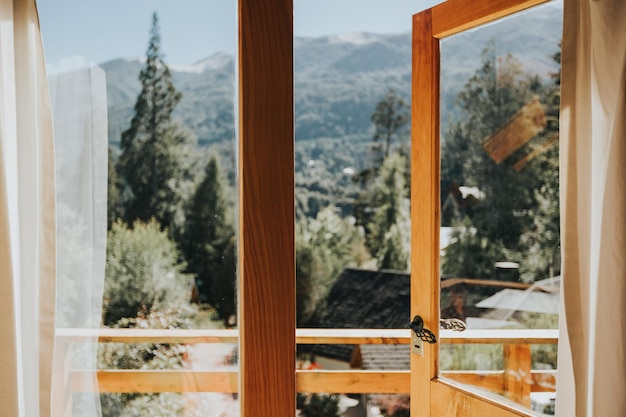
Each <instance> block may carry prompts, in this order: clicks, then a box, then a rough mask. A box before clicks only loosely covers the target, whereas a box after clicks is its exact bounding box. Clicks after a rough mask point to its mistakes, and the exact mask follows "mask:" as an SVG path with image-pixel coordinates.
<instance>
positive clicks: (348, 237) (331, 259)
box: [296, 207, 370, 326]
mask: <svg viewBox="0 0 626 417" xmlns="http://www.w3.org/2000/svg"><path fill="white" fill-rule="evenodd" d="M296 227H297V229H298V230H297V232H296V309H297V323H298V325H299V326H306V325H308V324H309V321H310V320H312V319H313V320H314V317H313V316H312V315H313V313H314V312H315V311H316V310H317V311H318V312H319V311H320V309H322V308H323V307H324V306H323V305H321V304H320V303H321V302H323V300H324V299H325V298H326V296H327V295H328V291H330V288H331V287H332V285H333V284H334V282H335V280H336V279H337V277H338V276H339V275H340V274H341V272H342V271H343V269H344V268H346V267H350V266H351V267H358V266H363V265H364V264H365V263H366V262H367V261H369V260H370V255H369V253H368V252H367V249H366V248H365V243H364V240H363V239H364V236H363V230H362V228H360V227H356V226H355V224H354V218H344V219H342V218H341V217H339V215H337V214H336V213H335V211H334V208H333V207H326V208H324V209H322V210H320V211H319V212H318V213H317V217H316V218H315V219H308V218H305V219H302V220H301V221H300V222H298V224H297V225H296Z"/></svg>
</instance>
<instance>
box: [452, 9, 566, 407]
mask: <svg viewBox="0 0 626 417" xmlns="http://www.w3.org/2000/svg"><path fill="white" fill-rule="evenodd" d="M561 25H562V3H561V2H553V3H548V4H546V5H544V6H540V7H536V8H533V9H530V10H528V11H526V12H522V13H519V14H516V15H514V16H511V17H509V18H506V19H503V20H502V21H498V22H496V23H493V24H490V25H486V26H484V27H481V28H478V29H476V30H473V31H468V32H465V33H462V34H459V35H455V36H453V37H450V38H447V39H444V40H443V41H442V42H441V204H442V206H441V213H442V214H441V248H440V250H441V317H442V318H443V319H457V320H462V321H463V322H464V323H465V324H466V326H467V330H466V333H465V334H464V333H454V334H452V333H448V334H445V335H444V338H443V341H442V345H441V350H440V360H441V362H440V366H441V367H440V369H441V372H442V376H443V377H446V378H450V379H453V380H456V381H458V382H461V383H465V384H471V385H475V386H476V387H477V389H479V390H482V391H489V392H493V393H497V394H500V395H503V396H505V397H506V398H508V399H510V400H513V401H515V402H517V403H519V404H522V405H524V406H526V407H532V408H533V409H534V410H536V411H539V412H542V413H545V414H551V413H553V411H554V399H555V396H556V393H555V389H556V386H555V375H556V352H557V345H556V340H555V338H554V336H555V333H554V332H552V333H551V332H544V333H542V334H541V335H542V337H544V336H545V337H546V339H545V340H541V342H542V343H540V344H533V345H529V344H526V343H524V342H523V339H524V338H527V337H529V335H530V334H531V333H529V330H530V329H533V330H534V329H557V327H558V310H559V287H560V279H561V278H560V248H559V184H558V181H559V177H558V152H559V147H558V127H559V123H558V117H559V97H560V93H559V86H560V42H561ZM478 330H485V331H487V332H486V333H481V337H480V339H481V340H480V343H478V340H476V339H473V336H472V335H476V333H475V332H476V331H478ZM444 333H445V332H444ZM504 335H507V337H509V336H510V337H511V341H510V342H509V343H505V344H502V343H501V342H500V343H490V342H489V339H490V338H498V337H502V336H504ZM447 336H449V338H447ZM464 337H465V338H466V339H465V340H464V342H465V343H458V342H459V340H457V341H456V342H455V340H454V339H455V338H457V339H458V338H464Z"/></svg>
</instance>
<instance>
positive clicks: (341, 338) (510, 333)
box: [56, 329, 558, 416]
mask: <svg viewBox="0 0 626 417" xmlns="http://www.w3.org/2000/svg"><path fill="white" fill-rule="evenodd" d="M440 339H441V340H440V343H442V344H501V345H503V355H504V357H503V363H504V369H502V370H499V371H474V370H473V371H444V372H442V376H443V377H446V378H450V379H453V380H455V381H457V382H460V383H465V384H471V385H476V386H479V387H482V388H484V389H488V390H490V391H494V392H497V393H501V394H504V395H505V396H507V397H509V398H510V399H512V400H514V401H516V402H518V403H521V404H527V405H530V393H531V392H554V391H556V371H552V370H551V371H542V370H532V369H531V355H530V347H531V345H534V344H556V343H557V342H558V331H557V330H466V331H464V332H462V333H457V332H452V331H446V330H442V331H441V332H440ZM95 340H97V341H98V342H99V343H126V344H135V343H169V344H189V345H192V344H201V343H237V340H238V331H237V330H140V329H98V330H86V329H59V330H57V366H58V367H61V369H64V372H58V373H57V376H58V378H59V380H57V381H56V383H58V384H62V385H61V386H63V387H65V394H64V395H65V397H64V398H57V399H56V400H57V406H60V405H61V404H63V408H64V409H65V410H68V409H69V408H70V407H71V406H69V405H68V403H71V399H70V398H69V395H70V394H69V393H72V392H85V391H91V390H93V385H94V384H92V383H90V382H91V381H93V378H94V371H93V370H89V369H87V370H85V369H74V368H72V367H71V365H70V363H71V358H70V356H71V347H72V346H73V345H75V344H79V343H87V342H93V341H95ZM296 341H297V343H298V344H358V345H361V344H387V345H389V344H392V345H398V344H409V343H410V330H408V329H397V330H381V329H368V330H343V329H298V330H297V331H296ZM296 372H297V376H296V379H297V390H298V392H308V393H321V392H335V393H381V394H382V393H393V394H397V393H409V392H410V371H408V370H406V371H382V370H381V371H369V370H345V371H343V370H342V371H333V370H298V371H296ZM96 377H97V382H98V390H99V392H102V393H158V392H181V393H186V392H222V393H235V392H237V390H238V373H237V372H235V371H205V370H189V369H184V370H97V372H96ZM63 415H67V416H69V415H71V413H70V412H69V411H68V412H67V413H65V414H63Z"/></svg>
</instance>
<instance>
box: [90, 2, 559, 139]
mask: <svg viewBox="0 0 626 417" xmlns="http://www.w3.org/2000/svg"><path fill="white" fill-rule="evenodd" d="M560 14H561V11H560V10H558V9H556V8H544V9H543V11H542V12H541V13H534V15H535V16H534V17H533V18H532V19H531V18H527V17H525V16H524V15H521V16H520V17H519V18H516V19H507V20H505V21H504V22H502V23H499V24H493V25H489V26H486V27H484V28H483V29H481V30H479V31H472V32H469V34H467V33H464V34H461V35H457V36H454V37H452V38H449V39H445V40H444V41H443V42H442V47H441V53H442V62H443V63H442V66H441V76H442V106H443V109H442V116H444V117H445V115H446V114H447V113H446V112H448V111H450V109H452V107H453V106H454V100H455V98H456V96H457V94H458V92H459V91H460V90H461V89H462V88H463V86H464V84H465V82H466V81H467V79H468V78H469V77H470V76H471V75H472V73H473V72H474V71H475V69H476V68H477V67H478V65H479V64H480V60H481V51H482V50H483V49H484V48H485V45H487V43H488V42H493V44H494V45H495V48H496V55H498V54H499V51H505V50H506V51H507V53H510V54H512V55H514V56H515V57H516V58H518V59H519V60H520V61H522V62H523V65H524V67H525V69H526V70H527V71H529V72H531V73H534V74H537V75H539V76H541V77H542V78H543V79H544V80H547V78H548V75H549V74H550V73H551V72H554V71H555V69H556V65H555V63H554V62H553V61H552V58H551V57H550V56H549V54H546V56H540V57H538V58H537V57H535V56H534V55H533V51H535V50H537V48H538V47H540V46H542V47H544V48H545V45H549V46H551V47H552V46H553V48H552V49H553V50H554V52H556V51H557V50H558V45H559V43H560V36H561V26H560ZM503 26H504V28H505V30H503V29H502V28H503ZM540 28H541V29H540ZM294 54H295V106H296V108H295V118H296V131H295V135H296V140H297V141H298V142H303V141H310V140H313V139H317V140H320V139H322V138H324V139H325V140H328V139H333V138H335V139H342V140H345V139H346V138H351V139H350V140H352V141H357V142H369V141H371V133H372V126H371V122H370V115H371V113H372V112H373V110H374V108H375V106H376V103H377V102H378V101H379V100H380V99H381V98H382V97H383V95H384V94H385V92H386V91H387V90H388V89H389V88H393V89H394V90H396V91H397V93H398V94H399V95H400V96H402V97H403V98H404V99H405V100H406V101H407V102H410V95H411V92H410V82H411V34H410V33H402V34H396V35H380V34H374V33H351V34H341V35H333V36H326V37H319V38H295V39H294ZM142 65H143V64H142V63H141V62H140V61H139V60H125V59H116V60H113V61H109V62H106V63H103V64H102V65H101V67H102V68H103V69H104V70H105V72H106V75H107V92H108V106H109V141H110V143H112V144H119V140H120V135H121V132H122V131H123V130H124V129H126V128H127V127H128V125H129V122H130V118H131V117H132V109H133V106H134V103H135V99H136V97H137V95H138V94H139V90H140V84H139V81H138V75H139V71H140V70H141V68H142ZM170 69H171V71H172V76H173V80H174V83H175V85H176V87H177V88H178V89H179V90H180V91H181V92H182V94H183V99H182V101H181V103H180V104H179V106H178V107H177V109H176V111H175V113H174V115H175V117H177V118H178V119H179V120H180V121H181V122H182V123H183V124H184V125H185V126H187V127H188V128H190V129H191V130H192V131H193V132H194V133H195V134H196V136H197V137H198V142H199V144H200V145H211V144H218V143H223V142H224V141H229V140H232V138H233V137H234V120H235V118H234V95H235V93H234V91H235V90H234V85H235V58H234V57H233V56H231V55H228V54H224V53H218V54H215V55H212V56H210V57H208V58H206V59H203V60H201V61H199V62H197V63H195V64H193V65H191V66H188V67H177V66H171V67H170ZM444 120H446V119H444Z"/></svg>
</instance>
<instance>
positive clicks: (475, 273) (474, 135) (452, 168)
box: [441, 44, 558, 281]
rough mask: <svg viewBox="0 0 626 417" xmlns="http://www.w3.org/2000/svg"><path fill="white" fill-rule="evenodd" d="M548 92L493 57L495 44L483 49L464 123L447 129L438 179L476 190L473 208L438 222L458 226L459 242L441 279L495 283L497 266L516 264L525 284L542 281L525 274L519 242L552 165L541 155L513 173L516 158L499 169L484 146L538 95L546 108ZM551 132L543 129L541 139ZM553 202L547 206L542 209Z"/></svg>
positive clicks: (465, 101)
mask: <svg viewBox="0 0 626 417" xmlns="http://www.w3.org/2000/svg"><path fill="white" fill-rule="evenodd" d="M549 90H551V89H550V88H546V86H545V85H543V84H542V83H541V82H540V80H538V78H537V77H534V76H530V75H528V74H527V73H526V72H525V71H524V70H523V67H522V65H521V63H520V62H519V61H518V60H517V59H515V58H514V57H512V56H511V55H507V56H503V57H498V58H496V57H495V49H494V45H493V44H490V45H488V46H487V47H486V48H485V49H484V51H483V56H482V65H481V67H480V68H479V69H478V70H477V71H476V72H475V74H474V75H473V76H472V77H471V78H470V79H469V80H468V82H467V83H466V85H465V88H464V90H463V91H462V92H461V93H460V94H459V96H458V98H457V104H458V105H459V106H460V109H461V110H462V118H461V120H460V121H459V122H456V123H454V124H451V125H450V126H449V127H448V128H447V129H446V137H444V138H443V140H442V163H441V177H442V181H443V182H444V183H445V184H449V183H456V184H458V185H464V186H468V187H476V188H477V189H478V190H479V191H478V192H477V200H476V201H475V202H474V203H473V204H468V205H466V206H460V207H459V210H458V211H456V212H454V211H450V213H451V214H450V217H449V218H444V219H443V223H444V224H450V225H452V226H456V227H455V230H454V232H453V236H452V238H453V241H455V242H456V243H454V244H453V245H451V246H450V247H449V248H448V249H447V250H446V255H445V257H444V259H443V260H442V272H443V274H444V275H446V276H463V277H476V278H486V277H492V276H493V275H494V263H495V262H498V261H514V262H519V263H520V273H521V274H522V275H525V276H526V277H527V278H526V279H527V280H529V281H530V280H532V278H531V276H534V277H538V276H540V274H538V273H537V272H538V271H537V270H536V268H535V269H533V271H532V273H530V274H529V272H530V270H529V269H528V268H529V266H530V263H531V262H532V261H530V257H531V254H530V253H529V252H528V249H529V243H528V242H525V241H524V239H523V236H527V234H528V233H529V232H531V234H533V233H532V231H533V230H534V229H536V227H537V224H536V219H535V216H536V215H537V214H538V213H539V212H541V209H540V207H539V206H540V202H539V201H538V199H539V198H540V194H539V193H537V190H540V189H542V184H545V182H546V178H548V177H549V178H551V177H552V174H553V172H550V171H545V170H544V169H545V168H546V167H548V166H549V165H550V163H547V164H546V163H537V162H538V161H541V160H542V159H543V157H542V158H537V159H536V160H535V161H532V163H529V164H528V165H527V166H526V167H525V168H524V169H523V170H516V169H515V168H514V162H515V161H516V157H517V156H519V154H516V153H513V154H511V155H510V156H509V157H508V158H507V159H505V160H504V161H502V162H501V163H499V164H497V163H495V162H494V161H493V160H492V159H491V157H490V156H489V154H488V153H487V152H485V149H484V148H483V147H482V146H481V142H482V141H483V139H484V138H486V137H488V136H489V135H491V134H493V133H494V132H496V131H497V130H498V129H499V128H501V127H502V126H503V125H504V124H505V123H506V122H507V121H508V120H509V119H510V118H511V117H512V116H513V115H514V114H515V113H516V112H517V111H518V110H519V109H520V108H521V107H522V106H524V105H525V104H526V103H528V102H529V101H530V100H531V99H532V98H533V97H535V96H539V98H540V102H541V103H542V104H543V105H544V107H545V104H546V103H547V102H548V99H547V94H549ZM557 125H558V122H557ZM551 133H553V132H550V129H546V130H545V131H544V132H543V133H542V134H541V135H539V136H540V137H541V136H546V135H549V134H551ZM540 139H541V138H540ZM531 142H532V141H531ZM529 146H530V145H529ZM520 151H521V152H527V151H528V149H520ZM546 155H547V154H546ZM551 155H553V154H551ZM546 173H547V174H546ZM551 189H553V187H551ZM550 199H552V196H551V197H550ZM557 199H558V198H557ZM551 203H552V202H547V201H546V202H545V203H544V206H551ZM544 212H545V211H544ZM552 220H553V219H552ZM557 224H558V220H557ZM544 243H545V242H544ZM546 244H547V243H546ZM536 249H537V248H535V250H536ZM533 256H534V255H533ZM540 263H541V264H543V265H545V264H546V263H545V262H543V261H541V262H540ZM546 272H547V271H546Z"/></svg>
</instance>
